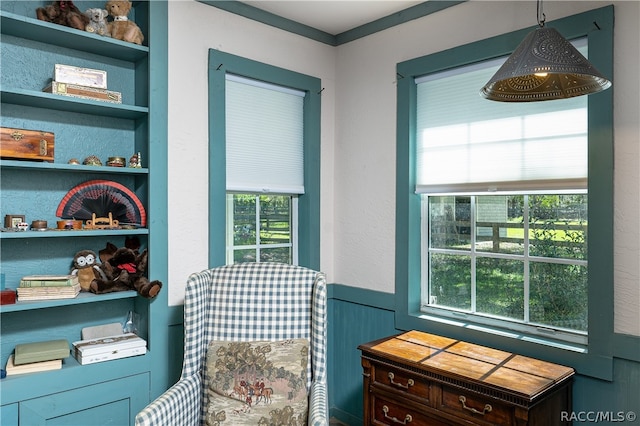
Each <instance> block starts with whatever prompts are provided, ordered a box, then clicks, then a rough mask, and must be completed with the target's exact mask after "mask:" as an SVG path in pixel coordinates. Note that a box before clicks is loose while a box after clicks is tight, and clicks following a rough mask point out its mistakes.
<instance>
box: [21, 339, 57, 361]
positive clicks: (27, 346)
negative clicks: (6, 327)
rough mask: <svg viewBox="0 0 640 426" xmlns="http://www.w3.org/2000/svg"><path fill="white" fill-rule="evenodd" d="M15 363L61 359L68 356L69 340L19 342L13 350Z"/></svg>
mask: <svg viewBox="0 0 640 426" xmlns="http://www.w3.org/2000/svg"><path fill="white" fill-rule="evenodd" d="M14 352H15V353H14V358H13V359H14V363H15V364H16V365H22V364H31V363H34V362H41V361H51V360H56V359H63V358H67V357H68V356H69V342H68V341H67V340H66V339H57V340H47V341H45V342H31V343H20V344H18V345H16V348H15V351H14Z"/></svg>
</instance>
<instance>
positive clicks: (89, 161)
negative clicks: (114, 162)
mask: <svg viewBox="0 0 640 426" xmlns="http://www.w3.org/2000/svg"><path fill="white" fill-rule="evenodd" d="M82 164H84V165H85V166H102V161H100V159H99V158H98V157H96V156H95V155H90V156H88V157H87V158H85V159H84V161H83V162H82Z"/></svg>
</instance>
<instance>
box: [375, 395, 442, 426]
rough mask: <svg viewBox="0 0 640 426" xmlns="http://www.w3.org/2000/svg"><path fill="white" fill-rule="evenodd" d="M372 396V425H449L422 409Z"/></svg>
mask: <svg viewBox="0 0 640 426" xmlns="http://www.w3.org/2000/svg"><path fill="white" fill-rule="evenodd" d="M372 398H373V404H372V410H373V413H371V424H372V425H380V426H381V425H385V426H398V425H409V426H427V425H428V426H451V423H450V422H445V421H443V420H440V419H438V418H437V417H430V416H429V415H428V414H427V413H426V412H425V410H424V409H423V410H416V409H413V408H408V407H406V406H404V405H402V404H401V403H398V402H394V401H393V400H390V399H387V398H383V397H380V396H378V395H373V396H372Z"/></svg>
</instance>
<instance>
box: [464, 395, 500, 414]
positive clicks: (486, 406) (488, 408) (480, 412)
mask: <svg viewBox="0 0 640 426" xmlns="http://www.w3.org/2000/svg"><path fill="white" fill-rule="evenodd" d="M458 400H459V401H460V402H461V403H462V408H464V409H465V410H469V411H471V412H472V413H473V414H480V415H481V416H484V415H485V414H487V413H490V412H491V410H493V408H492V407H491V404H485V406H484V409H483V410H482V411H478V410H476V409H475V408H472V407H467V404H465V403H466V402H467V398H465V397H464V396H462V395H460V397H459V398H458Z"/></svg>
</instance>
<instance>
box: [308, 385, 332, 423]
mask: <svg viewBox="0 0 640 426" xmlns="http://www.w3.org/2000/svg"><path fill="white" fill-rule="evenodd" d="M307 423H308V425H309V426H327V425H328V424H329V404H328V401H327V383H326V382H324V381H317V382H316V381H314V382H313V383H311V391H310V392H309V419H308V422H307Z"/></svg>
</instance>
